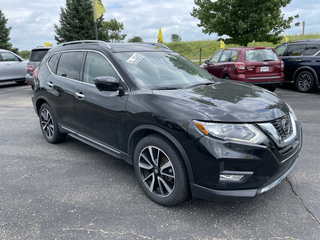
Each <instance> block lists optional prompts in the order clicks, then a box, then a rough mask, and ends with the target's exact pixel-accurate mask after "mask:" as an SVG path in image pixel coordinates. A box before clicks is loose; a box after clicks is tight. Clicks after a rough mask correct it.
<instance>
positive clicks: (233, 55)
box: [230, 50, 238, 62]
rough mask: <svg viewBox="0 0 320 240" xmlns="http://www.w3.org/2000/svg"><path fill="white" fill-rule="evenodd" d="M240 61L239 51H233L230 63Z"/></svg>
mask: <svg viewBox="0 0 320 240" xmlns="http://www.w3.org/2000/svg"><path fill="white" fill-rule="evenodd" d="M237 59H238V51H236V50H232V51H231V56H230V61H232V62H235V61H237Z"/></svg>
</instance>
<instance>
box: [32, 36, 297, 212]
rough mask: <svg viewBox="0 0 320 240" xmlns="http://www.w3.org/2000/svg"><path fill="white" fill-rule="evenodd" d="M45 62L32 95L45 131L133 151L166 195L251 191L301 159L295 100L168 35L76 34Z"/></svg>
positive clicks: (144, 179)
mask: <svg viewBox="0 0 320 240" xmlns="http://www.w3.org/2000/svg"><path fill="white" fill-rule="evenodd" d="M38 69H39V70H38V71H36V72H35V88H34V93H33V96H32V99H33V104H34V108H35V111H36V113H37V114H38V116H39V120H40V126H41V130H42V132H43V135H44V137H45V138H46V140H47V141H48V142H50V143H57V142H61V141H63V140H64V139H65V138H66V136H67V134H68V135H69V136H71V137H74V138H76V139H78V140H80V141H82V142H85V143H87V144H89V145H91V146H93V147H96V148H97V149H99V150H102V151H104V152H106V153H108V154H111V155H113V156H115V157H118V158H121V159H123V160H125V161H126V162H128V163H130V164H132V165H133V166H134V170H135V173H136V175H137V178H138V180H139V183H140V185H141V187H142V189H143V190H144V192H145V193H146V194H147V195H148V196H149V197H150V198H151V199H152V200H154V201H155V202H157V203H159V204H162V205H167V206H169V205H174V204H178V203H180V202H181V201H183V200H185V199H186V198H188V197H189V196H191V195H192V196H193V197H199V198H209V199H216V200H218V199H219V200H232V199H235V200H241V199H248V198H252V197H254V196H256V195H258V194H261V193H263V192H266V191H268V190H269V189H271V188H273V187H274V186H276V185H277V184H278V183H279V182H280V181H281V180H283V179H284V178H285V177H286V176H287V175H288V174H289V173H290V172H291V171H292V169H293V168H294V166H295V164H296V162H297V157H298V154H299V151H300V149H301V144H302V139H301V138H302V135H301V126H300V124H299V122H298V121H297V119H296V116H295V114H294V113H293V111H292V109H291V108H290V107H289V106H288V104H286V103H285V102H284V101H282V100H281V99H279V97H278V96H277V95H276V94H274V93H271V92H269V91H267V90H264V89H263V88H260V87H257V86H254V85H250V84H247V83H241V82H235V81H230V80H221V79H217V78H215V77H213V76H212V75H210V74H209V73H208V72H207V71H205V70H203V69H201V68H200V67H199V66H197V65H196V64H194V63H192V62H191V61H189V60H187V59H186V58H184V57H182V56H180V55H179V54H177V53H175V52H173V51H171V50H170V49H168V48H167V47H165V46H164V45H159V44H147V43H110V44H108V43H106V42H101V41H76V42H69V43H64V44H61V45H58V46H57V47H55V48H53V49H52V50H51V51H49V52H48V54H47V55H46V56H45V57H44V58H43V60H42V62H41V63H40V65H39V68H38Z"/></svg>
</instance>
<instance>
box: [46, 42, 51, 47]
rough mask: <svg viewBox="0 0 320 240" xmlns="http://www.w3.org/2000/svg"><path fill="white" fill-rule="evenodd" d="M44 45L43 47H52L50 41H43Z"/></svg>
mask: <svg viewBox="0 0 320 240" xmlns="http://www.w3.org/2000/svg"><path fill="white" fill-rule="evenodd" d="M44 46H45V47H52V46H53V45H52V43H48V42H45V43H44Z"/></svg>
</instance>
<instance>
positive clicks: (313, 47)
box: [303, 43, 320, 56]
mask: <svg viewBox="0 0 320 240" xmlns="http://www.w3.org/2000/svg"><path fill="white" fill-rule="evenodd" d="M319 51H320V44H317V43H308V44H307V46H306V50H305V51H304V54H303V55H304V56H313V55H315V54H317V53H318V52H319Z"/></svg>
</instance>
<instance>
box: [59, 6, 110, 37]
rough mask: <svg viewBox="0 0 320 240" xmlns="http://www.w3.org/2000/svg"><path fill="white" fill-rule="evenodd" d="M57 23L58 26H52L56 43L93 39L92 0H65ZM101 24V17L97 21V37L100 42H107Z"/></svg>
mask: <svg viewBox="0 0 320 240" xmlns="http://www.w3.org/2000/svg"><path fill="white" fill-rule="evenodd" d="M59 22H60V26H58V25H56V24H55V25H54V28H55V33H56V35H55V36H54V38H55V40H56V41H57V43H62V42H69V41H76V40H84V39H86V40H93V39H95V33H94V20H93V3H92V0H66V7H65V8H61V13H60V20H59ZM102 22H103V15H101V16H100V18H99V19H98V20H97V27H98V36H99V39H100V40H107V39H106V37H107V36H106V35H105V33H104V32H103V31H102Z"/></svg>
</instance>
